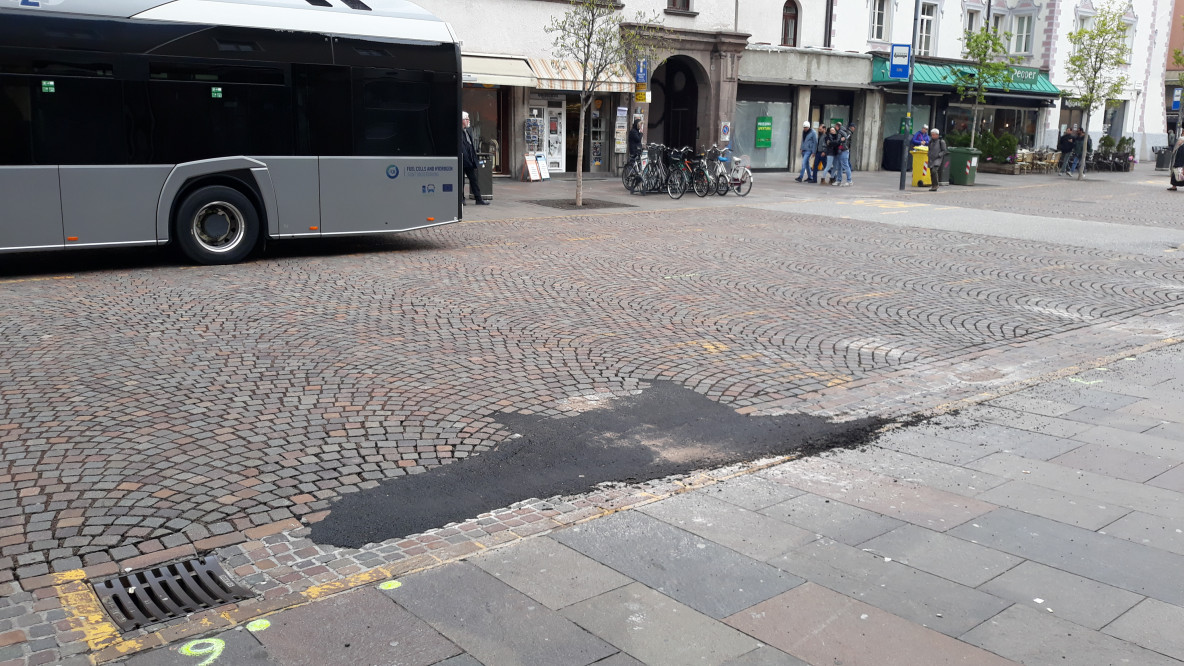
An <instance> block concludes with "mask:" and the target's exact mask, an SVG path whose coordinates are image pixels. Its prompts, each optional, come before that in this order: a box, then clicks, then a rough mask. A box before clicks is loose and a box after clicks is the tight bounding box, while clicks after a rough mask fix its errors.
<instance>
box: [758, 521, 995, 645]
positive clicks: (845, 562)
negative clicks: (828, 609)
mask: <svg viewBox="0 0 1184 666" xmlns="http://www.w3.org/2000/svg"><path fill="white" fill-rule="evenodd" d="M770 563H771V564H775V565H777V566H778V567H781V568H783V569H785V570H786V571H788V572H790V573H793V574H795V575H798V576H801V577H802V578H805V579H806V580H808V581H810V582H813V583H818V584H819V585H824V586H826V587H828V588H830V589H832V590H834V591H836V592H839V593H841V594H845V595H847V596H849V597H852V598H854V599H858V600H860V601H863V602H865V603H868V604H871V605H873V606H875V607H876V608H880V609H883V610H885V611H887V612H889V613H892V614H894V615H899V616H900V617H902V618H904V619H906V620H909V621H911V622H916V623H917V624H919V625H923V626H926V627H930V628H932V629H934V630H935V631H940V632H941V633H943V634H947V635H949V636H957V635H959V634H961V633H962V632H964V631H966V630H968V629H970V628H971V627H973V626H975V625H976V624H978V623H980V622H982V621H983V620H985V619H987V618H989V617H991V616H992V615H994V614H996V613H998V612H999V611H1001V610H1003V609H1004V608H1006V607H1007V605H1008V602H1006V601H1003V600H1002V599H999V598H997V597H993V596H991V595H989V594H986V593H985V592H980V591H978V590H975V589H973V588H970V587H966V586H965V585H959V584H958V583H954V582H952V581H949V580H946V579H945V578H940V577H938V576H934V575H933V574H929V573H926V572H924V571H921V570H919V569H915V568H913V567H910V566H907V565H905V564H902V563H900V562H896V561H885V558H884V557H883V556H881V555H878V554H875V553H869V552H867V551H864V550H860V549H858V548H852V547H851V546H846V545H843V544H841V543H839V542H837V541H832V540H830V539H823V540H819V541H816V542H814V543H810V544H806V545H805V546H802V547H801V548H798V549H796V550H793V551H791V552H790V553H787V554H786V555H785V556H783V557H778V558H775V559H773V560H770ZM799 656H800V655H799Z"/></svg>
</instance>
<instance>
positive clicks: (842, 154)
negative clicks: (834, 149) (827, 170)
mask: <svg viewBox="0 0 1184 666" xmlns="http://www.w3.org/2000/svg"><path fill="white" fill-rule="evenodd" d="M854 143H855V125H854V124H853V123H852V124H849V125H847V127H846V128H845V129H840V130H839V166H838V167H837V168H836V171H837V172H838V176H839V183H840V184H841V185H842V186H843V187H851V146H852V145H853V144H854ZM844 176H846V179H847V180H846V182H844V181H843V177H844Z"/></svg>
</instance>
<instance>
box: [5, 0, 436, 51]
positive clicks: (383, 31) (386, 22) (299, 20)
mask: <svg viewBox="0 0 1184 666" xmlns="http://www.w3.org/2000/svg"><path fill="white" fill-rule="evenodd" d="M2 7H15V8H17V9H21V10H24V11H29V12H37V11H46V12H55V13H57V12H61V13H70V14H88V15H97V16H111V17H119V18H134V19H147V20H153V21H169V22H179V23H195V24H204V25H226V26H235V27H240V28H265V29H271V30H291V31H296V32H312V33H319V34H326V35H350V36H356V37H375V38H380V39H397V40H409V41H417V42H433V43H443V44H451V43H456V41H457V39H456V35H454V34H453V32H452V29H451V27H449V25H448V24H447V23H445V22H444V21H442V20H440V19H439V18H436V17H435V16H434V15H432V14H431V13H429V12H428V11H427V10H425V9H423V8H422V7H420V6H418V5H416V4H414V3H412V2H409V0H25V1H24V2H22V0H0V8H2Z"/></svg>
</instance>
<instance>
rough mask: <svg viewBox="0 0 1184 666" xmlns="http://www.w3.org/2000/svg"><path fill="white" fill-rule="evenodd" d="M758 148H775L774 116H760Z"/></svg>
mask: <svg viewBox="0 0 1184 666" xmlns="http://www.w3.org/2000/svg"><path fill="white" fill-rule="evenodd" d="M755 147H756V148H772V147H773V116H758V117H757V119H756V146H755Z"/></svg>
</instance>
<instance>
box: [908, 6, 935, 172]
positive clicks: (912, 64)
mask: <svg viewBox="0 0 1184 666" xmlns="http://www.w3.org/2000/svg"><path fill="white" fill-rule="evenodd" d="M920 18H921V0H917V2H916V4H914V5H913V42H912V47H911V48H909V95H908V101H907V102H905V103H906V104H907V105H908V111H907V116H906V117H907V118H908V119H909V129H910V130H912V129H913V70H914V69H916V66H917V31H918V29H919V28H920V26H921V24H920ZM900 155H901V157H900V191H901V192H903V191H904V187H905V181H906V180H907V179H908V176H907V175H906V174H907V172H908V169H907V164H906V163H907V162H908V159H909V141H908V139H905V141H904V144H903V145H902V146H901V147H900ZM929 176H930V178H932V177H933V174H930V175H929Z"/></svg>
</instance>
